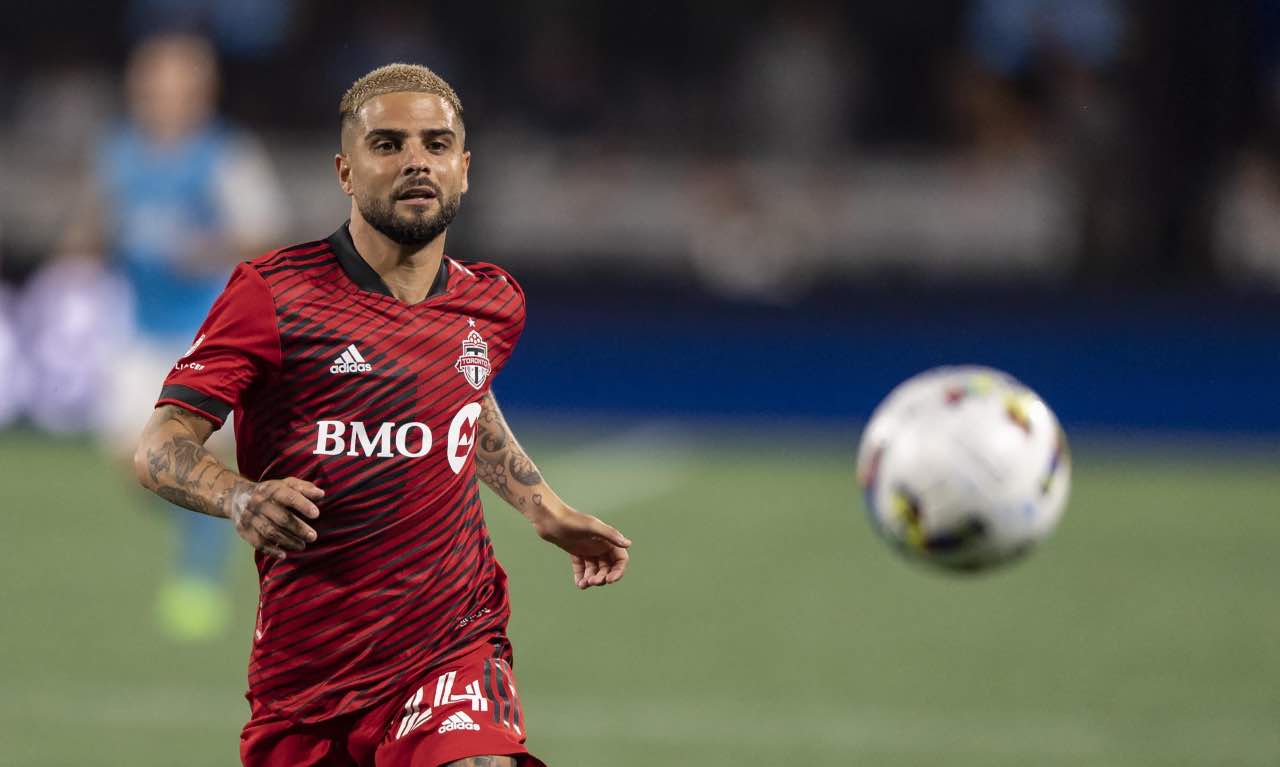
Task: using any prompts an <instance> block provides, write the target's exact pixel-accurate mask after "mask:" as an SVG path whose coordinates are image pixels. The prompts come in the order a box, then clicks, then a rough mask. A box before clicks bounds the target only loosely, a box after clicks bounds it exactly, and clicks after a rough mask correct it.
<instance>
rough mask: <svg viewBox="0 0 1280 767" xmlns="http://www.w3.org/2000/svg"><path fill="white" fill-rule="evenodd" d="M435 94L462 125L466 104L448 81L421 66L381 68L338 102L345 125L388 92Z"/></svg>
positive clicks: (348, 91)
mask: <svg viewBox="0 0 1280 767" xmlns="http://www.w3.org/2000/svg"><path fill="white" fill-rule="evenodd" d="M405 92H409V93H434V94H435V95H437V96H439V97H440V98H442V99H444V100H445V103H447V104H448V105H449V106H450V107H452V108H453V113H454V114H455V115H457V117H458V122H459V123H461V122H462V102H461V101H459V100H458V94H457V93H454V91H453V88H451V87H450V86H449V83H447V82H445V80H444V78H443V77H441V76H440V75H438V74H436V73H435V72H432V71H431V70H430V69H427V68H426V67H424V66H422V65H420V64H387V65H386V66H381V67H378V68H377V69H375V70H373V71H372V72H370V73H368V74H367V75H365V76H364V77H361V78H360V79H359V80H356V81H355V82H354V83H352V84H351V87H350V88H348V89H347V92H346V93H344V94H342V100H341V101H339V102H338V113H339V114H340V115H341V116H342V124H343V125H346V124H347V123H348V122H350V121H352V120H354V119H355V116H356V112H358V111H360V107H362V106H364V105H365V102H367V101H368V100H369V99H371V98H374V97H375V96H382V95H384V94H387V93H405Z"/></svg>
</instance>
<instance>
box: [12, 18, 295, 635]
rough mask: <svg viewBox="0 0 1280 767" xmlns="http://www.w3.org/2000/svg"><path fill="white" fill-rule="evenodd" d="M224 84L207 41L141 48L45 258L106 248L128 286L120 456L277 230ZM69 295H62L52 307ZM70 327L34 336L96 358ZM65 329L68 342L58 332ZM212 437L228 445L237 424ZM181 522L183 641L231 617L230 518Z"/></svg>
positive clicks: (114, 406)
mask: <svg viewBox="0 0 1280 767" xmlns="http://www.w3.org/2000/svg"><path fill="white" fill-rule="evenodd" d="M217 89H218V70H217V62H216V59H215V56H214V53H213V49H212V47H211V46H210V44H209V43H208V42H207V41H205V40H204V39H202V38H199V37H194V36H185V35H170V36H160V37H155V38H152V39H149V40H147V41H145V42H143V43H142V44H140V45H139V46H138V47H137V48H136V49H135V51H134V52H133V54H132V56H131V57H130V60H129V64H128V68H127V72H126V95H127V100H128V112H129V114H128V119H126V120H125V121H123V122H122V123H121V124H120V125H118V126H116V127H115V128H114V129H112V130H111V131H109V132H108V134H107V137H106V139H105V141H104V142H103V143H102V145H101V146H100V147H99V149H98V152H97V157H96V162H95V173H94V176H93V178H92V179H91V180H90V181H88V182H87V187H88V188H87V189H86V190H85V191H87V192H88V195H87V196H88V200H87V201H86V203H85V207H84V209H83V210H82V211H81V213H80V215H79V216H77V217H76V218H75V219H74V220H73V222H72V226H71V227H70V229H69V231H68V232H67V235H66V237H65V239H64V242H63V256H64V258H63V259H61V261H62V262H64V263H55V265H54V266H53V267H51V268H52V269H55V270H60V271H58V272H55V274H58V275H63V274H67V275H75V276H76V277H77V278H82V277H83V274H84V269H79V270H76V269H71V268H70V267H68V266H67V265H66V264H65V262H67V261H74V260H75V259H77V258H86V257H88V258H96V257H99V256H102V257H105V259H106V262H107V263H108V264H109V265H110V267H111V268H112V269H113V270H117V271H118V272H119V274H120V275H122V276H123V278H124V280H125V282H126V283H127V284H128V287H129V288H130V290H131V292H132V294H133V299H132V304H133V306H134V309H135V311H134V317H133V320H134V322H133V325H134V328H133V330H134V334H133V336H132V337H131V338H130V339H129V341H128V343H126V344H124V345H122V346H120V347H119V348H113V349H112V350H111V353H110V354H109V355H107V356H105V358H104V359H103V362H105V363H106V364H107V370H106V371H105V373H106V379H107V386H106V387H105V388H106V391H105V392H104V395H105V397H104V401H103V405H104V412H103V414H102V415H103V420H102V425H103V430H104V434H105V435H106V436H107V438H108V439H109V441H110V443H111V445H112V447H113V448H114V449H115V450H117V451H119V452H120V454H121V455H122V456H128V455H132V452H133V448H134V446H135V445H136V442H137V437H138V434H139V433H140V431H141V428H142V425H143V424H144V423H145V422H146V419H147V418H148V417H149V415H150V412H151V409H152V407H153V405H154V402H155V399H156V396H157V394H158V392H159V387H160V384H161V382H162V381H163V379H164V376H165V374H166V373H167V371H168V370H169V368H170V367H172V366H173V364H174V363H175V360H177V359H179V358H180V357H181V356H182V355H183V353H184V350H186V349H187V347H188V346H189V345H190V344H191V343H192V338H193V336H194V335H195V331H196V330H197V328H198V327H199V325H200V323H201V321H202V320H203V318H204V316H205V314H206V313H207V311H208V309H209V307H210V305H211V304H212V303H213V299H214V298H215V297H216V296H217V295H218V293H219V291H220V290H221V288H222V286H223V285H224V284H225V282H226V279H227V276H228V274H229V273H230V271H231V266H232V265H233V263H234V262H235V261H236V260H239V259H242V258H246V257H249V256H251V255H256V254H258V253H260V252H262V251H263V250H265V249H267V247H268V246H269V245H271V244H273V243H276V242H279V238H280V236H281V231H282V227H283V224H284V206H283V203H282V200H281V193H280V190H279V185H278V183H277V181H276V179H275V176H274V174H273V172H272V170H271V167H270V165H269V164H268V162H267V160H266V157H265V154H264V153H263V151H262V150H261V149H260V148H259V147H258V145H257V143H256V141H255V140H254V139H252V138H251V137H250V136H249V135H247V134H246V133H244V132H243V131H240V130H236V129H234V128H232V127H231V126H229V125H227V124H226V123H224V122H223V121H221V120H220V119H218V118H217V117H216V115H215V103H216V97H217ZM69 270H70V271H69ZM53 279H59V278H56V277H47V278H46V279H43V280H41V279H40V278H37V284H48V283H49V282H50V280H53ZM64 298H65V297H64V296H61V295H58V294H56V293H55V294H54V295H51V296H50V297H49V298H48V302H50V303H56V302H58V301H63V299H64ZM65 325H66V323H56V322H55V323H47V324H41V325H40V328H39V330H38V331H36V337H35V343H36V344H37V346H38V347H54V346H58V348H61V349H62V352H61V355H60V356H62V357H73V358H77V359H79V360H81V361H85V362H87V363H91V362H92V360H93V359H94V358H93V356H92V355H91V354H89V353H88V352H87V350H91V349H93V348H94V344H92V343H89V344H80V345H76V344H74V343H72V341H71V340H70V339H72V338H74V337H77V336H66V335H65V334H66V333H68V332H71V331H68V330H67V328H66V327H65ZM72 330H73V331H76V332H81V333H83V332H86V329H83V328H80V329H78V330H77V329H75V328H73V329H72ZM59 332H61V333H64V336H63V337H62V338H52V337H51V336H53V335H55V334H57V333H59ZM109 340H110V339H109V338H102V339H99V345H100V344H101V343H102V342H108V341H109ZM68 343H72V346H71V347H68V346H65V345H61V344H68ZM68 348H80V349H83V350H86V353H84V354H69V353H68V351H67V350H68ZM44 389H45V387H44V386H42V387H41V390H42V391H43V390H44ZM209 444H210V446H211V448H212V449H214V450H217V451H219V452H222V453H224V454H230V452H231V442H230V434H229V430H226V429H223V430H220V431H218V432H215V436H214V438H213V439H212V440H211V441H210V443H209ZM174 518H175V520H177V521H178V524H179V526H180V545H179V549H178V552H179V556H178V562H177V567H176V573H175V575H174V577H173V579H172V580H171V581H170V582H169V583H167V584H165V586H164V588H162V590H161V593H160V596H159V600H158V604H157V615H158V620H159V622H160V625H161V627H162V628H163V629H164V630H165V631H167V632H168V633H169V634H171V635H172V636H174V637H176V638H183V639H191V638H203V637H206V636H210V635H213V634H216V633H218V632H220V631H221V630H222V628H223V626H224V624H225V622H226V620H227V612H228V603H227V597H226V595H225V593H224V588H223V585H222V581H223V575H224V573H223V571H224V569H225V567H224V565H225V560H226V557H227V555H228V552H229V545H228V544H229V543H230V541H231V540H232V536H231V535H230V531H229V530H228V529H227V528H226V523H225V521H224V520H219V519H214V518H211V517H205V516H202V515H199V514H191V513H189V512H186V511H181V512H178V513H177V516H176V517H174Z"/></svg>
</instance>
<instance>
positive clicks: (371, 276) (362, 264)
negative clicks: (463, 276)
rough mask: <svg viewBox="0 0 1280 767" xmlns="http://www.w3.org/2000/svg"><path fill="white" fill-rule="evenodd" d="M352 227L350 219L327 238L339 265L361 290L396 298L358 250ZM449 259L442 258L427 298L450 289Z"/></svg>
mask: <svg viewBox="0 0 1280 767" xmlns="http://www.w3.org/2000/svg"><path fill="white" fill-rule="evenodd" d="M350 227H351V222H350V221H348V222H346V223H344V224H343V225H342V226H340V227H338V231H336V232H334V233H333V234H331V235H329V237H328V238H327V239H326V240H325V241H326V242H328V243H329V247H330V248H333V254H334V255H335V256H337V257H338V265H339V266H341V267H342V271H344V272H346V274H347V277H348V278H349V279H350V280H351V281H352V282H354V283H355V284H356V287H358V288H360V289H361V290H367V291H369V292H370V293H378V294H380V295H384V296H388V297H390V298H395V296H393V295H392V294H391V289H390V288H388V287H387V283H385V282H383V281H382V277H381V276H379V274H378V273H377V272H375V271H374V270H373V267H372V266H369V262H368V261H365V260H364V257H363V256H361V255H360V253H359V252H357V251H356V244H355V242H354V241H353V240H352V239H351V228H350ZM447 260H448V257H447V256H446V257H444V258H441V259H440V271H438V272H437V273H436V279H435V282H434V283H432V285H431V292H430V293H428V294H427V298H435V297H436V296H438V295H441V294H443V293H444V292H445V291H446V290H448V289H449V267H448V265H447V264H446V263H445V262H446V261H447ZM423 300H426V299H423Z"/></svg>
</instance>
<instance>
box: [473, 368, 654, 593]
mask: <svg viewBox="0 0 1280 767" xmlns="http://www.w3.org/2000/svg"><path fill="white" fill-rule="evenodd" d="M477 432H478V438H477V441H476V476H478V477H479V478H480V479H481V481H483V482H484V483H485V484H486V485H488V486H489V487H490V488H491V489H492V490H493V492H495V493H497V494H498V495H499V496H501V497H502V499H503V500H504V501H506V502H507V503H509V504H511V505H512V506H513V507H514V508H515V509H516V510H517V511H519V512H520V513H521V514H523V515H524V516H525V518H526V519H528V520H529V521H530V522H531V523H532V524H533V529H534V530H535V531H536V532H537V533H538V536H539V537H541V538H542V539H543V540H544V541H548V542H550V543H554V544H555V545H557V546H559V547H560V548H562V549H564V550H565V551H567V552H568V553H569V559H570V561H571V563H572V565H573V583H574V585H575V586H577V587H578V588H580V589H585V588H588V587H590V586H604V585H605V584H608V583H614V582H616V581H617V580H618V579H620V578H621V577H622V576H623V574H624V573H625V572H626V569H627V561H628V559H629V555H628V554H627V548H628V547H629V546H630V545H631V541H629V540H627V537H626V536H625V535H623V534H622V533H620V532H618V531H617V530H616V529H614V528H613V527H610V526H609V525H607V524H605V523H604V522H601V521H600V520H599V519H597V518H596V517H593V516H591V515H590V514H583V513H581V512H579V511H577V510H575V509H574V508H573V507H571V506H569V505H568V504H567V503H565V502H564V501H563V500H561V498H560V496H559V495H556V492H555V491H554V490H552V489H551V487H550V486H549V485H547V483H546V481H545V480H543V478H542V473H541V472H539V471H538V467H537V466H535V465H534V464H533V461H532V460H530V459H529V456H528V454H527V453H525V451H524V448H522V447H520V443H519V442H517V441H516V438H515V435H514V434H512V433H511V427H510V426H508V425H507V421H506V419H505V418H503V417H502V411H501V410H499V409H498V402H497V400H495V399H494V398H493V393H492V392H490V393H488V394H486V395H484V399H483V400H482V401H481V403H480V418H479V421H478V429H477Z"/></svg>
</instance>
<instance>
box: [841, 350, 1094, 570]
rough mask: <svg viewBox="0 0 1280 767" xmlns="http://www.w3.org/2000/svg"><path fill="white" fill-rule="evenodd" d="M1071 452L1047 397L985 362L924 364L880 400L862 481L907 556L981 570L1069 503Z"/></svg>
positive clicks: (869, 503) (880, 524)
mask: <svg viewBox="0 0 1280 767" xmlns="http://www.w3.org/2000/svg"><path fill="white" fill-rule="evenodd" d="M1070 484H1071V454H1070V451H1069V449H1068V447H1067V438H1066V435H1064V434H1063V432H1062V427H1061V426H1059V425H1058V419H1057V418H1056V417H1055V416H1054V414H1053V412H1052V411H1051V410H1049V407H1048V405H1046V404H1045V403H1044V401H1043V400H1041V399H1040V397H1038V396H1037V395H1036V393H1035V392H1033V391H1031V390H1030V389H1028V388H1027V387H1026V386H1024V385H1023V384H1022V383H1020V382H1019V381H1018V380H1017V379H1015V378H1013V377H1012V376H1010V375H1008V374H1007V373H1002V372H1000V371H998V370H993V369H991V368H984V367H975V366H965V367H944V368H935V369H933V370H929V371H926V372H924V373H921V374H919V375H917V376H915V377H913V378H911V379H909V380H907V381H906V382H905V383H902V384H900V385H899V386H898V387H897V388H895V389H894V390H893V391H891V392H890V393H889V396H888V397H886V398H885V400H884V402H882V403H880V406H879V407H877V408H876V410H875V412H874V413H873V414H872V416H871V420H870V421H869V422H868V423H867V428H866V430H865V431H864V432H863V434H862V442H861V445H860V446H859V448H858V485H859V486H860V487H861V488H862V492H863V497H864V499H865V501H866V508H867V513H868V515H869V516H870V518H871V523H872V525H873V526H874V528H875V530H876V532H878V533H879V534H880V535H881V536H882V537H883V538H884V539H885V540H886V541H888V542H889V543H890V544H891V545H892V546H893V547H894V548H895V549H897V550H898V551H899V552H901V553H902V554H904V555H905V556H907V557H908V558H910V559H916V560H921V561H924V562H927V563H929V564H931V565H936V566H938V567H941V568H944V569H947V570H959V571H977V570H984V569H988V568H992V567H995V566H997V565H1000V564H1003V563H1006V562H1010V561H1012V560H1014V559H1017V558H1018V557H1020V556H1022V555H1023V554H1025V553H1026V552H1027V551H1029V550H1030V549H1031V548H1032V547H1033V546H1034V545H1035V544H1037V543H1039V542H1040V541H1042V540H1044V539H1045V538H1047V537H1048V536H1049V534H1050V533H1051V532H1053V529H1054V527H1055V526H1057V524H1058V520H1059V519H1060V518H1061V516H1062V512H1063V509H1064V508H1065V507H1066V503H1067V492H1068V489H1069V486H1070Z"/></svg>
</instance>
